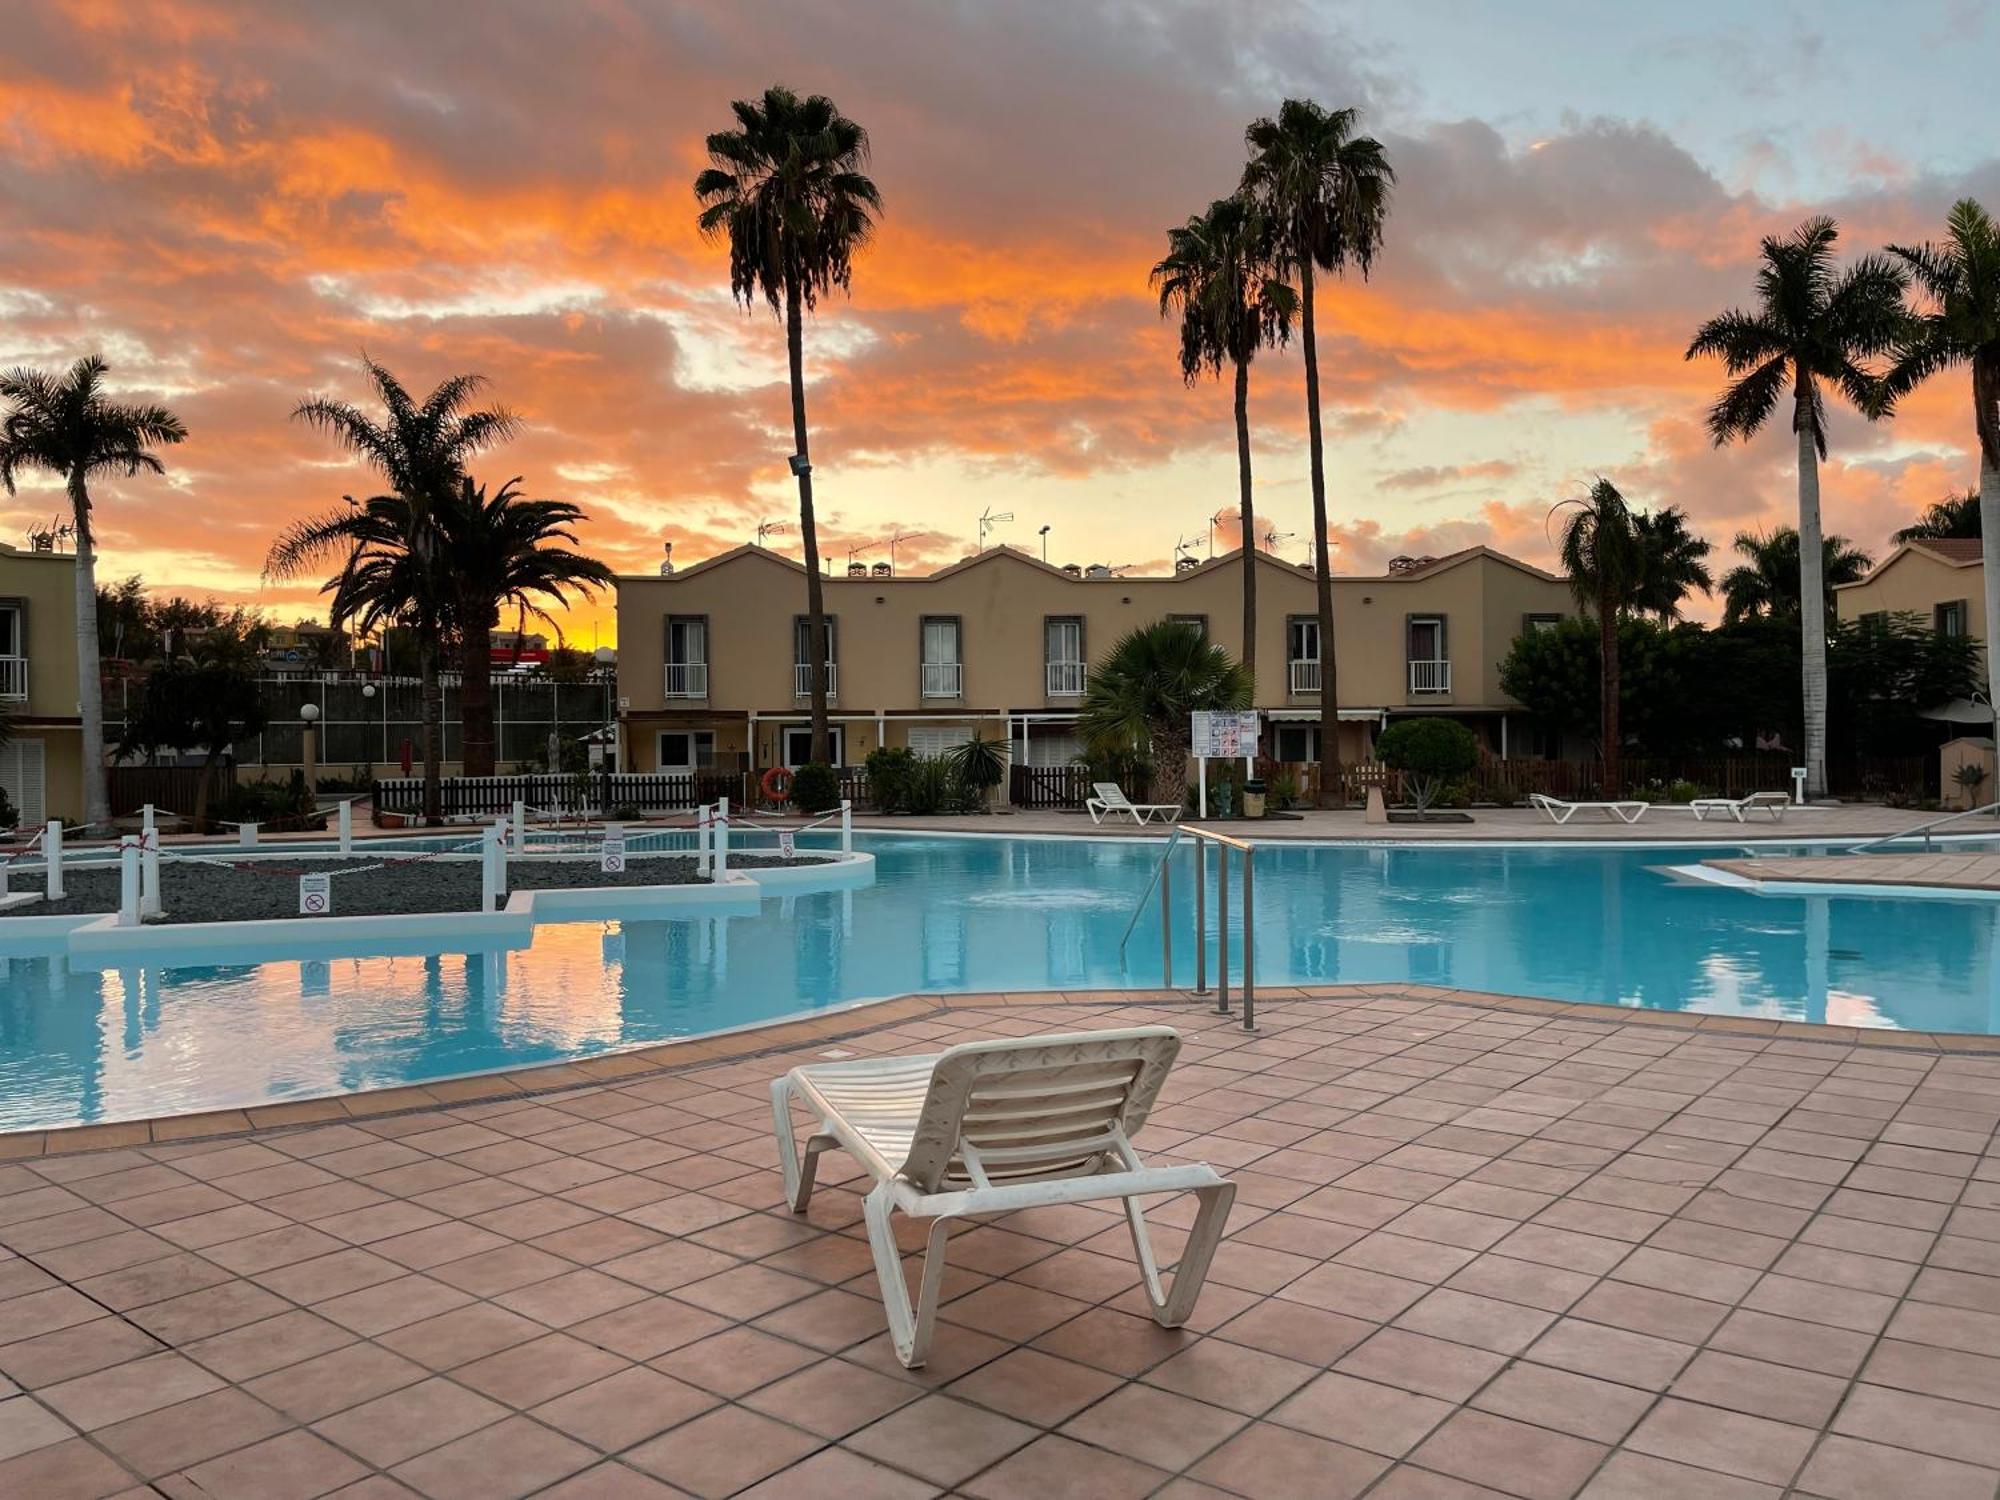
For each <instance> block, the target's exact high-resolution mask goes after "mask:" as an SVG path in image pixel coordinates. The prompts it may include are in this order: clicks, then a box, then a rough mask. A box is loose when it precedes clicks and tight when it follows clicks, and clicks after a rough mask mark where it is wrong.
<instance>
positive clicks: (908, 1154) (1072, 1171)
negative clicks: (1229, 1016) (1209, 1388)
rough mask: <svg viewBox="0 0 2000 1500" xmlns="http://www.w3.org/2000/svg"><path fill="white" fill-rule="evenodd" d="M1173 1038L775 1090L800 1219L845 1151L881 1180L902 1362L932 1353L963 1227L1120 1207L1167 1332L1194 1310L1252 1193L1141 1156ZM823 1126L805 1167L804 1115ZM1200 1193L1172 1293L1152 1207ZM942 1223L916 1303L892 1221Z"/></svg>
mask: <svg viewBox="0 0 2000 1500" xmlns="http://www.w3.org/2000/svg"><path fill="white" fill-rule="evenodd" d="M1180 1045H1181V1039H1180V1034H1179V1033H1178V1032H1176V1031H1174V1030H1173V1028H1171V1027H1168V1026H1142V1027H1136V1028H1133V1029H1131V1030H1125V1031H1098V1032H1086V1033H1083V1034H1081V1035H1077V1036H1041V1037H1022V1038H1015V1039H1009V1040H1004V1041H993V1042H968V1043H966V1044H964V1045H962V1046H958V1047H952V1048H950V1049H949V1050H947V1051H944V1052H939V1053H936V1054H934V1055H931V1056H927V1057H884V1058H864V1059H859V1060H857V1061H854V1062H833V1063H809V1064H807V1065H806V1066H804V1067H799V1068H794V1069H792V1071H791V1072H789V1073H787V1074H786V1075H785V1076H784V1077H783V1078H780V1079H778V1080H777V1081H775V1082H774V1083H773V1084H772V1085H771V1109H772V1113H773V1115H774V1116H775V1119H776V1123H777V1130H778V1163H779V1167H780V1169H781V1170H782V1171H783V1173H784V1179H785V1197H786V1200H787V1201H788V1202H789V1203H790V1204H791V1208H792V1212H794V1213H804V1212H805V1210H806V1205H807V1204H808V1203H809V1202H810V1201H811V1199H812V1191H813V1175H814V1172H815V1169H816V1166H817V1163H818V1160H819V1155H820V1153H821V1152H822V1151H824V1150H826V1149H827V1148H828V1147H829V1146H839V1147H841V1148H843V1149H844V1150H845V1151H846V1152H847V1153H848V1154H849V1155H850V1156H852V1157H853V1158H854V1159H855V1161H857V1162H858V1163H860V1164H861V1166H862V1167H863V1168H865V1169H866V1170H867V1172H868V1174H869V1175H870V1176H872V1177H873V1178H874V1179H875V1186H874V1188H873V1189H872V1190H871V1191H870V1192H869V1193H868V1195H867V1197H866V1198H865V1199H863V1201H862V1216H863V1219H864V1220H865V1222H866V1224H867V1229H868V1244H869V1247H870V1248H871V1249H872V1250H873V1251H874V1255H875V1273H876V1276H877V1277H878V1278H879V1280H880V1281H881V1283H882V1305H883V1307H884V1308H885V1310H886V1311H887V1313H888V1317H889V1333H890V1337H891V1338H892V1339H893V1340H894V1341H895V1345H896V1357H897V1358H898V1359H900V1360H901V1361H902V1362H903V1363H904V1364H905V1365H906V1366H908V1367H909V1368H911V1369H915V1368H917V1367H918V1366H919V1365H921V1364H923V1362H924V1360H925V1358H926V1357H927V1356H928V1354H929V1352H930V1343H931V1330H932V1326H933V1324H934V1323H935V1320H936V1317H937V1307H938V1290H939V1288H940V1287H941V1286H942V1285H943V1282H944V1267H945V1240H946V1238H947V1237H948V1235H949V1234H950V1231H951V1224H952V1220H954V1219H959V1218H965V1217H968V1216H972V1215H984V1214H1005V1213H1012V1212H1014V1211H1016V1210H1017V1209H1023V1208H1040V1207H1045V1206H1048V1205H1051V1204H1062V1203H1083V1202H1091V1201H1095V1200H1101V1199H1107V1198H1117V1199H1120V1200H1122V1201H1123V1203H1124V1205H1125V1217H1126V1220H1127V1222H1128V1223H1129V1225H1130V1227H1131V1230H1132V1248H1133V1250H1134V1252H1135V1253H1136V1255H1137V1256H1138V1261H1139V1272H1140V1275H1141V1277H1142V1278H1143V1279H1144V1282H1145V1291H1146V1300H1147V1301H1148V1302H1149V1303H1150V1304H1151V1307H1152V1314H1153V1321H1154V1322H1156V1323H1158V1324H1160V1325H1161V1326H1162V1327H1164V1328H1178V1327H1180V1326H1181V1325H1182V1324H1183V1323H1185V1322H1186V1321H1187V1320H1188V1317H1189V1316H1190V1315H1191V1314H1192V1313H1193V1312H1194V1304H1195V1299H1196V1298H1197V1297H1199V1296H1200V1295H1201V1288H1202V1283H1203V1282H1204V1281H1206V1280H1207V1278H1208V1266H1209V1262H1210V1260H1211V1259H1212V1258H1213V1257H1214V1255H1215V1248H1216V1245H1217V1243H1218V1242H1219V1241H1220V1240H1221V1238H1222V1229H1223V1224H1224V1222H1225V1221H1226V1220H1227V1219H1228V1217H1229V1207H1230V1204H1231V1203H1232V1202H1234V1200H1235V1197H1236V1184H1235V1183H1233V1182H1229V1181H1227V1180H1225V1179H1224V1178H1222V1177H1220V1176H1218V1175H1217V1174H1216V1171H1215V1169H1214V1168H1213V1167H1210V1166H1208V1165H1206V1164H1204V1163H1197V1164H1192V1165H1188V1166H1176V1167H1149V1166H1147V1165H1145V1163H1144V1162H1142V1161H1141V1160H1140V1159H1139V1156H1138V1153H1136V1152H1135V1151H1134V1150H1133V1149H1132V1137H1133V1136H1135V1135H1137V1134H1138V1133H1139V1129H1140V1127H1141V1126H1143V1125H1144V1124H1145V1122H1146V1116H1147V1114H1148V1113H1149V1112H1150V1111H1151V1110H1152V1107H1153V1102H1154V1100H1155V1099H1157V1098H1158V1097H1159V1092H1160V1085H1161V1084H1163V1083H1164V1082H1165V1081H1166V1077H1167V1072H1168V1070H1169V1069H1170V1068H1171V1067H1172V1066H1173V1062H1174V1057H1175V1056H1176V1054H1178V1053H1179V1051H1180ZM795 1099H796V1100H797V1101H798V1102H799V1103H801V1104H803V1105H805V1107H806V1108H807V1109H808V1110H809V1111H811V1112H812V1113H813V1114H815V1115H817V1116H818V1117H819V1125H818V1127H817V1128H816V1129H815V1130H814V1132H813V1133H812V1135H811V1136H809V1137H808V1138H807V1140H806V1144H805V1157H804V1160H803V1161H801V1160H800V1157H799V1152H798V1146H797V1143H796V1141H795V1139H794V1137H793V1120H792V1108H791V1106H792V1102H793V1100H795ZM1185 1192H1191V1193H1193V1194H1194V1195H1195V1197H1196V1198H1197V1199H1198V1200H1199V1202H1200V1209H1199V1212H1198V1213H1197V1214H1196V1216H1195V1222H1194V1228H1193V1229H1192V1230H1191V1231H1190V1232H1189V1234H1188V1241H1187V1248H1186V1249H1185V1250H1184V1251H1183V1252H1182V1254H1181V1260H1180V1266H1179V1269H1178V1270H1176V1271H1175V1273H1174V1277H1173V1288H1172V1290H1171V1292H1169V1291H1167V1290H1165V1289H1164V1288H1163V1286H1162V1283H1161V1279H1160V1272H1159V1268H1158V1265H1157V1264H1156V1262H1155V1261H1154V1259H1153V1247H1152V1241H1151V1240H1150V1239H1149V1237H1148V1236H1147V1233H1146V1220H1145V1216H1144V1214H1143V1213H1142V1212H1141V1210H1140V1207H1139V1202H1138V1200H1139V1198H1140V1197H1141V1196H1143V1195H1147V1194H1153V1193H1185ZM897 1211H901V1212H902V1213H904V1214H906V1215H908V1216H910V1217H912V1218H925V1219H929V1220H931V1221H932V1222H931V1226H930V1233H929V1237H928V1239H927V1241H926V1244H925V1250H924V1261H923V1269H922V1276H921V1281H920V1283H919V1289H918V1293H917V1301H916V1306H915V1308H914V1309H912V1307H911V1305H910V1291H909V1287H908V1286H907V1285H906V1283H905V1282H904V1279H903V1260H902V1253H901V1251H900V1250H899V1249H898V1248H897V1245H896V1235H895V1231H894V1229H893V1227H892V1226H891V1223H890V1217H889V1216H890V1215H891V1214H892V1213H894V1212H897Z"/></svg>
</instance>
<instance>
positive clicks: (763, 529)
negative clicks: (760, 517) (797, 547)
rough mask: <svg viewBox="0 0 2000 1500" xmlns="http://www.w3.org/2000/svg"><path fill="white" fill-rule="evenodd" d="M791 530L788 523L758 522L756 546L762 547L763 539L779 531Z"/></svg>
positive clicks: (790, 525)
mask: <svg viewBox="0 0 2000 1500" xmlns="http://www.w3.org/2000/svg"><path fill="white" fill-rule="evenodd" d="M791 529H792V523H791V522H790V521H759V522H758V523H757V545H758V546H760V547H761V546H763V545H764V538H765V537H767V536H771V535H773V534H774V533H776V532H780V531H790V530H791Z"/></svg>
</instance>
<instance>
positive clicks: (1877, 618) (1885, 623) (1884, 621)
mask: <svg viewBox="0 0 2000 1500" xmlns="http://www.w3.org/2000/svg"><path fill="white" fill-rule="evenodd" d="M1860 623H1861V628H1862V629H1863V630H1887V629H1888V628H1889V611H1888V610H1886V609H1871V610H1869V611H1868V612H1867V613H1866V614H1864V615H1862V616H1861V622H1860Z"/></svg>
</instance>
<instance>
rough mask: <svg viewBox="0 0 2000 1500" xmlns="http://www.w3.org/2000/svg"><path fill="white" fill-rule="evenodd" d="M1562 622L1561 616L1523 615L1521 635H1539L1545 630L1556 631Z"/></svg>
mask: <svg viewBox="0 0 2000 1500" xmlns="http://www.w3.org/2000/svg"><path fill="white" fill-rule="evenodd" d="M1562 622H1563V617H1562V616H1561V615H1523V616H1522V617H1521V634H1523V635H1539V634H1540V633H1541V632H1543V631H1545V630H1554V629H1556V628H1557V627H1558V626H1560V625H1561V624H1562Z"/></svg>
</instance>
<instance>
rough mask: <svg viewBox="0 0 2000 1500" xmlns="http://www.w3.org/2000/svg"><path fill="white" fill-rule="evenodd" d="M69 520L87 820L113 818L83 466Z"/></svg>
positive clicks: (72, 489) (74, 482)
mask: <svg viewBox="0 0 2000 1500" xmlns="http://www.w3.org/2000/svg"><path fill="white" fill-rule="evenodd" d="M69 505H70V519H71V521H72V522H73V523H74V524H75V526H76V711H77V716H78V717H79V718H80V719H82V721H83V734H82V739H83V822H84V828H85V829H86V830H88V829H92V828H98V827H102V826H103V825H104V824H106V823H109V822H110V821H111V794H110V791H109V789H108V787H107V785H106V781H105V774H104V673H103V669H102V668H101V667H100V666H99V665H98V660H97V653H98V647H97V546H96V542H95V540H94V538H93V536H92V532H91V525H90V491H89V490H88V489H87V488H86V487H85V485H84V481H83V474H82V473H81V471H76V472H72V473H71V474H70V476H69Z"/></svg>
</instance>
